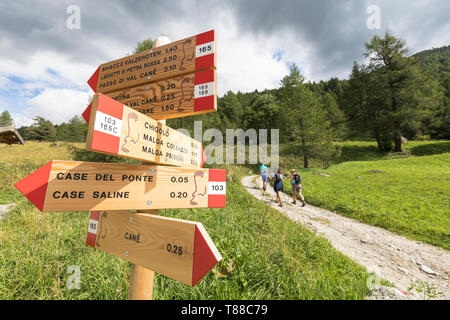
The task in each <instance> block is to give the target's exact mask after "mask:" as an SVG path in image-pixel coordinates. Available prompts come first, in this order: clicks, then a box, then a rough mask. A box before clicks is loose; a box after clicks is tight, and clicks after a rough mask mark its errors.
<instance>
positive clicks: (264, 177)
mask: <svg viewBox="0 0 450 320" xmlns="http://www.w3.org/2000/svg"><path fill="white" fill-rule="evenodd" d="M259 173H260V174H261V179H262V181H263V190H264V191H266V187H267V180H268V179H269V169H268V168H267V167H266V166H265V165H264V164H262V163H259Z"/></svg>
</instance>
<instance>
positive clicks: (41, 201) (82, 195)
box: [15, 160, 226, 211]
mask: <svg viewBox="0 0 450 320" xmlns="http://www.w3.org/2000/svg"><path fill="white" fill-rule="evenodd" d="M15 187H16V188H17V189H18V190H19V191H20V192H22V193H23V194H24V195H25V196H26V197H27V198H28V199H29V200H30V201H31V202H32V203H33V204H34V205H35V206H36V207H37V208H38V209H39V210H41V211H85V210H129V209H136V210H142V209H169V208H216V207H225V202H226V171H225V170H223V169H199V168H180V167H169V166H152V165H127V164H117V163H97V162H79V161H60V160H53V161H50V162H48V163H47V164H45V165H44V166H42V167H41V168H39V169H37V170H36V171H34V172H33V173H31V174H30V175H29V176H27V177H25V178H24V179H22V180H21V181H19V182H17V183H16V184H15Z"/></svg>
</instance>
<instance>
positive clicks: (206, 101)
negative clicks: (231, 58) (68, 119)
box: [83, 70, 217, 123]
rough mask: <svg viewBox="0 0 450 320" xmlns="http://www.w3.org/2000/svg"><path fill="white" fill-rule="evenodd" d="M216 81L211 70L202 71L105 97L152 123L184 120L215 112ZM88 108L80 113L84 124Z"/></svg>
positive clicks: (89, 107) (119, 91) (89, 108)
mask: <svg viewBox="0 0 450 320" xmlns="http://www.w3.org/2000/svg"><path fill="white" fill-rule="evenodd" d="M216 78H217V76H216V71H215V70H205V71H201V72H197V73H190V74H186V75H182V76H178V77H175V78H171V79H167V80H161V81H158V82H154V83H149V84H144V85H140V86H137V87H132V88H125V89H121V90H118V91H114V92H109V93H106V95H107V96H108V97H111V98H112V99H114V100H116V101H119V102H121V103H123V104H124V105H126V106H128V107H130V108H132V109H134V110H136V111H139V112H140V113H143V114H145V115H147V116H149V117H151V118H152V119H154V120H163V119H172V118H178V117H187V116H192V115H196V114H202V113H208V112H215V111H217V84H216V83H217V80H216ZM91 105H92V103H91V104H90V105H89V106H88V108H87V109H86V110H85V112H83V118H84V119H85V120H86V122H87V123H89V120H90V119H89V118H90V113H91Z"/></svg>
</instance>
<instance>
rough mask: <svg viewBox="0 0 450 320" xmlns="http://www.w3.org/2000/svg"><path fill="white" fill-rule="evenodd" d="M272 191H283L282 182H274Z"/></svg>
mask: <svg viewBox="0 0 450 320" xmlns="http://www.w3.org/2000/svg"><path fill="white" fill-rule="evenodd" d="M273 189H274V190H275V192H277V191H283V181H281V180H280V181H275V183H274V184H273Z"/></svg>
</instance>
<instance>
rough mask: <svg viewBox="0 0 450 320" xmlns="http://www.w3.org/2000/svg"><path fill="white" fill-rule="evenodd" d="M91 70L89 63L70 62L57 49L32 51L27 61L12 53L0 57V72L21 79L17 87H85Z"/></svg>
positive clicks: (4, 75) (68, 58)
mask: <svg viewBox="0 0 450 320" xmlns="http://www.w3.org/2000/svg"><path fill="white" fill-rule="evenodd" d="M94 71H95V69H94V68H93V67H92V66H91V65H89V64H86V63H79V62H78V63H77V62H74V61H73V59H72V58H71V57H69V56H67V55H64V54H61V53H58V52H57V51H38V52H32V53H30V56H29V59H28V60H27V61H17V60H15V59H14V57H13V56H10V57H0V75H1V76H3V77H15V78H18V79H20V80H21V81H20V82H23V84H22V83H20V85H19V86H17V87H16V88H17V89H19V88H24V89H28V90H29V89H45V88H48V87H77V88H88V87H87V84H86V81H87V80H88V79H89V77H90V75H91V74H92V73H93V72H94Z"/></svg>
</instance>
